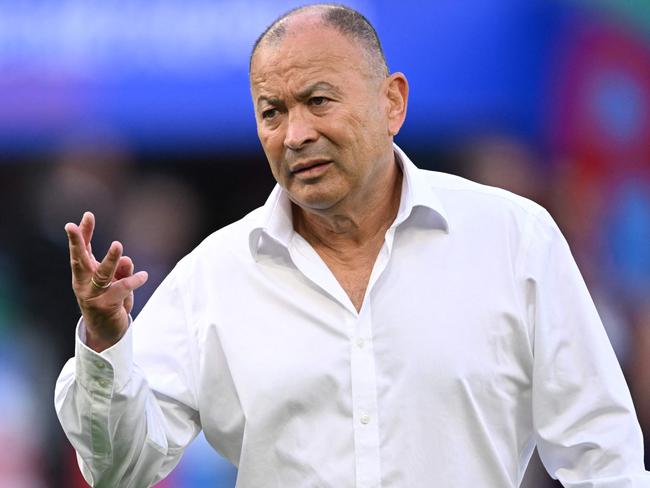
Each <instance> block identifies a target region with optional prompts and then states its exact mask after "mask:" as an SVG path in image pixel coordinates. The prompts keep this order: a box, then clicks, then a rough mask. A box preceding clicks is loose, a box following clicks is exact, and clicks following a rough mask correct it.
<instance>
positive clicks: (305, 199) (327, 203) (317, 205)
mask: <svg viewBox="0 0 650 488" xmlns="http://www.w3.org/2000/svg"><path fill="white" fill-rule="evenodd" d="M289 196H290V198H291V201H292V202H293V203H295V204H296V205H298V206H299V207H300V208H302V209H305V210H312V211H316V212H323V211H327V210H330V209H332V208H333V207H335V206H336V205H337V204H338V203H339V201H340V199H339V198H336V197H335V196H334V195H324V194H312V195H289Z"/></svg>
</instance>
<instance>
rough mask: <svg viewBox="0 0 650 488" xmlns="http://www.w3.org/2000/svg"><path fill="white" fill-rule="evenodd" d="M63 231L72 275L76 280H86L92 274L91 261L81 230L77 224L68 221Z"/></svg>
mask: <svg viewBox="0 0 650 488" xmlns="http://www.w3.org/2000/svg"><path fill="white" fill-rule="evenodd" d="M65 231H66V233H67V234H68V247H69V249H70V267H71V268H72V276H73V278H74V279H75V280H76V281H77V282H84V281H88V280H89V279H90V276H91V274H92V270H93V263H92V261H91V259H90V256H89V255H88V252H87V251H86V246H85V242H84V240H83V236H82V234H81V230H80V229H79V227H78V226H77V225H75V224H73V223H68V224H66V225H65Z"/></svg>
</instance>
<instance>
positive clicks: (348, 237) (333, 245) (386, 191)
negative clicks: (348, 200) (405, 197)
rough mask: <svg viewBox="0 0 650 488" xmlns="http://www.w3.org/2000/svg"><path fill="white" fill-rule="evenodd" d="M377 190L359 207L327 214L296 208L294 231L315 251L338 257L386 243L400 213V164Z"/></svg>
mask: <svg viewBox="0 0 650 488" xmlns="http://www.w3.org/2000/svg"><path fill="white" fill-rule="evenodd" d="M377 186H378V188H372V189H368V191H367V192H365V194H364V195H363V198H357V199H356V200H357V201H356V204H354V203H353V204H348V205H341V206H337V207H336V208H333V209H329V210H327V211H319V212H314V211H311V210H305V209H303V208H301V207H298V206H297V205H294V206H293V224H294V229H295V230H296V232H298V233H299V234H300V235H301V236H302V237H304V238H305V239H306V240H307V242H309V243H310V244H312V246H314V247H315V248H321V249H322V248H325V249H328V250H330V251H331V252H335V253H336V254H339V253H341V254H345V253H346V251H348V250H350V249H359V248H360V247H364V246H365V245H367V244H368V243H370V242H373V241H374V240H376V239H377V238H381V239H382V240H383V236H384V235H385V233H386V230H387V229H388V227H390V225H391V224H392V223H393V221H394V220H395V217H396V215H397V211H398V210H399V203H400V197H401V190H402V171H401V169H400V167H399V166H398V164H397V163H394V164H392V165H390V169H389V171H387V174H386V177H385V178H383V179H382V181H381V183H380V184H379V185H377Z"/></svg>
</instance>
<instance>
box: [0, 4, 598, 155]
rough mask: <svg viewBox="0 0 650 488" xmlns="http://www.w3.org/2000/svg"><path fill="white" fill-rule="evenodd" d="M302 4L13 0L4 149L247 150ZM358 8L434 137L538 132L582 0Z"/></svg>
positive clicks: (2, 74)
mask: <svg viewBox="0 0 650 488" xmlns="http://www.w3.org/2000/svg"><path fill="white" fill-rule="evenodd" d="M300 3H302V2H296V1H288V0H285V1H277V2H272V3H271V2H266V1H263V0H249V1H218V2H215V1H208V0H182V1H181V0H166V1H162V2H148V1H144V0H125V1H122V2H86V1H83V0H60V1H57V2H49V1H44V0H22V1H12V2H2V3H0V149H5V150H9V149H13V150H32V149H42V148H44V147H48V146H50V145H53V144H57V143H60V141H62V140H66V139H68V138H75V137H101V136H103V135H105V134H110V135H112V136H117V137H119V138H121V139H123V140H125V141H126V142H128V143H129V144H132V145H134V146H136V147H144V148H147V147H152V148H156V149H159V150H160V149H162V150H169V149H175V148H179V149H183V150H184V149H188V148H189V149H192V148H195V149H202V150H214V149H226V148H230V149H233V150H242V149H246V146H247V145H251V144H255V124H254V119H253V111H252V106H251V104H250V101H249V90H248V73H247V71H248V56H249V53H250V49H251V46H252V44H253V42H254V40H255V39H256V37H257V36H258V35H259V34H260V32H262V31H263V29H264V28H265V27H266V26H267V25H268V24H269V23H270V22H271V21H272V20H273V19H274V18H275V17H276V16H277V15H278V13H280V12H282V11H284V10H288V9H290V8H292V7H294V6H296V5H298V4H300ZM347 3H348V4H350V5H351V6H352V7H355V8H358V9H359V10H360V11H361V12H363V13H364V14H366V15H367V16H368V18H369V19H370V20H371V21H372V22H373V23H374V24H375V26H376V27H377V30H378V31H379V34H380V37H381V38H382V40H383V43H384V47H385V50H386V54H387V58H388V62H389V65H390V67H391V69H392V70H398V71H403V72H404V73H406V75H407V77H408V78H409V80H410V85H411V103H410V108H409V110H410V115H409V118H408V121H407V125H406V127H405V128H404V130H403V133H402V134H401V137H402V140H403V139H404V138H407V139H414V140H415V141H416V142H417V141H420V140H426V141H427V142H431V141H435V140H441V141H442V140H447V139H449V138H450V137H452V138H453V137H462V136H466V135H468V134H471V133H472V132H475V131H482V130H485V129H486V128H489V129H490V130H504V131H510V132H518V133H519V134H520V135H522V136H524V137H527V136H531V135H533V136H534V135H536V134H538V132H539V130H540V124H541V123H542V117H543V115H544V113H543V112H544V109H545V100H544V97H545V96H546V90H547V82H548V73H549V71H548V70H549V65H550V64H552V63H553V61H554V58H553V56H555V54H556V51H557V48H558V46H557V43H558V39H561V38H562V36H563V33H564V32H565V31H566V30H567V29H570V28H571V25H572V19H573V18H574V17H575V16H576V14H575V12H574V10H576V9H578V8H579V6H580V4H581V3H582V2H554V1H549V0H528V1H526V2H522V1H520V0H491V1H489V2H485V1H484V0H467V1H465V2H460V3H459V2H451V1H446V0H445V1H437V2H416V1H411V2H402V3H401V4H400V6H399V7H396V6H395V5H394V3H393V2H389V1H387V0H382V1H374V2H373V1H351V2H347ZM600 3H602V4H606V3H607V2H600ZM564 47H566V46H564Z"/></svg>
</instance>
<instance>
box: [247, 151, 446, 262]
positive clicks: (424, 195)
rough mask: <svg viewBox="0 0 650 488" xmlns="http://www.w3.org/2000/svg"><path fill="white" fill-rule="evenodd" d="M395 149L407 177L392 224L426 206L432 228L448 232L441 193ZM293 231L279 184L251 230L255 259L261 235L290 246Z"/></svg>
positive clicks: (286, 246) (290, 214) (287, 199)
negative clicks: (430, 217)
mask: <svg viewBox="0 0 650 488" xmlns="http://www.w3.org/2000/svg"><path fill="white" fill-rule="evenodd" d="M393 148H394V150H395V155H396V156H397V162H398V164H399V165H400V166H401V168H402V173H403V175H404V178H403V180H402V194H401V197H400V206H399V210H398V211H397V216H396V217H395V222H394V223H393V225H392V226H391V227H397V226H398V225H400V224H401V223H402V222H404V221H405V220H406V219H407V218H408V217H409V216H410V215H411V214H412V213H413V212H414V211H415V210H416V209H417V208H423V209H425V210H428V211H429V213H430V214H431V215H432V217H433V219H432V220H429V222H430V225H431V227H434V228H439V229H442V230H444V231H445V232H449V224H448V219H447V213H446V211H445V209H444V207H443V205H442V202H441V201H440V199H439V198H438V195H436V193H435V191H434V190H433V188H432V187H431V185H430V184H429V183H428V181H427V179H426V178H425V177H424V175H423V174H422V170H420V169H419V168H417V167H416V166H415V164H413V163H412V162H411V160H410V159H409V158H408V156H407V155H406V154H405V153H404V151H402V150H401V149H400V148H399V147H398V146H397V144H393ZM293 233H294V230H293V216H292V210H291V201H290V200H289V197H288V196H287V193H286V192H285V191H284V190H283V189H282V187H281V186H280V185H278V184H276V185H275V188H273V191H272V192H271V194H270V195H269V197H268V199H267V200H266V203H265V204H264V206H263V207H262V209H261V212H260V213H259V214H258V217H257V219H256V221H255V225H254V227H253V228H252V229H251V231H250V233H249V246H250V252H251V255H252V256H253V258H257V255H258V252H259V251H260V247H261V245H262V238H263V237H265V236H267V237H269V238H271V239H272V240H273V241H276V242H277V243H278V244H280V245H281V246H283V247H285V248H288V247H289V242H290V241H291V238H292V236H293Z"/></svg>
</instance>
